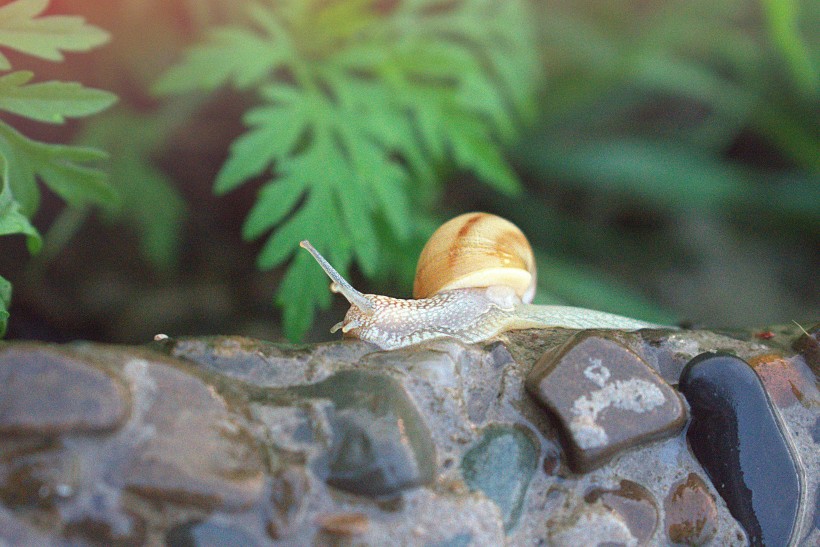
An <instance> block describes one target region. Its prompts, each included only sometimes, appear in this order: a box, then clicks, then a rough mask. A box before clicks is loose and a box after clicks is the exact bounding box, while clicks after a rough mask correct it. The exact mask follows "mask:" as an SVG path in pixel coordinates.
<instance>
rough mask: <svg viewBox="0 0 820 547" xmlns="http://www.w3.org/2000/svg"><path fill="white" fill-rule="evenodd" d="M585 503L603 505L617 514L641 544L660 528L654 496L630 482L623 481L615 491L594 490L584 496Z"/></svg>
mask: <svg viewBox="0 0 820 547" xmlns="http://www.w3.org/2000/svg"><path fill="white" fill-rule="evenodd" d="M584 501H586V502H587V503H590V504H594V503H596V502H598V503H601V504H602V505H603V506H604V507H606V508H608V509H610V510H612V511H614V512H616V513H617V514H618V515H619V516H620V518H621V519H622V520H623V522H624V523H625V524H626V526H627V527H628V528H629V531H630V533H631V534H632V536H633V537H634V538H635V539H636V540H637V541H638V542H639V543H641V544H644V543H646V541H647V540H649V538H651V537H652V534H654V533H655V528H657V526H658V507H657V504H656V503H655V499H654V498H653V497H652V494H651V493H650V492H649V491H648V490H647V489H646V488H644V487H643V486H641V485H640V484H637V483H635V482H632V481H630V480H622V481H621V484H620V485H619V488H617V489H615V490H607V489H602V488H596V489H593V490H591V491H590V492H588V493H587V494H586V495H585V496H584Z"/></svg>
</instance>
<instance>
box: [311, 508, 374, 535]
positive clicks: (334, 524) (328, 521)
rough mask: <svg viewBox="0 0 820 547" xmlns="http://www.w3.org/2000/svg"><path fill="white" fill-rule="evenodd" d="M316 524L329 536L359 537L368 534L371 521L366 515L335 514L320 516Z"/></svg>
mask: <svg viewBox="0 0 820 547" xmlns="http://www.w3.org/2000/svg"><path fill="white" fill-rule="evenodd" d="M316 524H318V525H319V527H320V528H321V529H322V530H324V531H325V532H327V533H329V534H334V535H337V536H357V535H360V534H364V533H365V532H367V528H368V526H370V519H368V518H367V515H365V514H364V513H335V514H332V515H320V516H319V517H317V519H316Z"/></svg>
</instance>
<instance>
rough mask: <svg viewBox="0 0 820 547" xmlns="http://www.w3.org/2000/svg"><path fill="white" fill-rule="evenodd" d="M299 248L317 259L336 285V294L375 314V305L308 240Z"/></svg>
mask: <svg viewBox="0 0 820 547" xmlns="http://www.w3.org/2000/svg"><path fill="white" fill-rule="evenodd" d="M299 246H300V247H302V248H303V249H307V251H308V252H309V253H310V254H311V255H313V258H315V259H316V262H318V263H319V266H321V267H322V269H323V270H324V271H325V273H326V274H327V276H328V277H329V278H330V279H331V280H332V281H333V284H334V285H335V287H334V292H340V293H342V296H344V297H345V298H347V301H348V302H350V303H351V304H352V305H354V306H356V307H357V308H359V309H360V310H362V311H363V312H365V313H373V311H374V309H375V308H374V306H373V303H372V302H371V301H370V300H369V299H368V298H367V297H366V296H365V295H363V294H362V293H360V292H359V291H357V290H356V289H354V288H353V285H351V284H350V283H348V282H347V281H346V280H345V278H343V277H342V276H341V275H340V274H339V272H337V271H336V269H335V268H333V266H331V265H330V263H329V262H328V261H327V260H325V257H323V256H322V255H320V254H319V251H317V250H316V249H315V248H314V247H313V245H311V244H310V242H309V241H308V240H307V239H305V240H303V241H301V242H300V243H299Z"/></svg>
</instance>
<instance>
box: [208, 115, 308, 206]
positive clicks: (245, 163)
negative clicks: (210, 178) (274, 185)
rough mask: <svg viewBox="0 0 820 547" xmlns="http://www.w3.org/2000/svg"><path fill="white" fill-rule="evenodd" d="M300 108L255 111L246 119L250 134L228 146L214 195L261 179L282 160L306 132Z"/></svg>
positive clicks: (304, 117) (304, 119)
mask: <svg viewBox="0 0 820 547" xmlns="http://www.w3.org/2000/svg"><path fill="white" fill-rule="evenodd" d="M305 114H306V113H305V112H304V111H303V110H302V109H301V108H299V105H298V104H296V105H288V106H287V107H285V106H265V107H258V108H254V109H252V110H250V111H248V113H247V114H246V115H245V123H246V124H247V125H249V126H250V127H252V129H251V130H250V131H248V132H247V133H245V134H244V135H242V136H241V137H239V138H238V139H236V140H235V141H234V142H233V144H231V153H230V155H229V156H228V160H227V161H226V162H225V164H224V165H223V166H222V168H221V169H220V170H219V174H218V175H217V177H216V182H215V183H214V190H215V191H216V193H217V194H223V193H226V192H229V191H230V190H233V189H234V188H236V187H237V186H239V185H241V184H242V183H244V182H245V181H247V180H248V179H250V178H253V177H256V176H258V175H260V174H261V173H262V172H263V171H264V170H265V169H266V168H267V167H269V166H270V164H271V162H273V161H275V160H281V159H283V158H285V157H286V156H287V155H288V154H289V153H290V152H291V151H292V150H293V148H294V147H295V146H296V143H297V141H298V139H299V137H300V136H301V135H302V134H303V133H304V132H305V129H306V125H305V124H306V123H307V119H306V116H305Z"/></svg>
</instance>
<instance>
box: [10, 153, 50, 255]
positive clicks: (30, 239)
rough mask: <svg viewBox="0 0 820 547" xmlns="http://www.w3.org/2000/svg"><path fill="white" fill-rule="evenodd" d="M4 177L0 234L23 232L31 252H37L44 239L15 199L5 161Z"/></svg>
mask: <svg viewBox="0 0 820 547" xmlns="http://www.w3.org/2000/svg"><path fill="white" fill-rule="evenodd" d="M2 163H3V179H2V180H0V188H2V190H0V236H3V235H11V234H23V235H25V236H26V243H27V245H28V248H29V251H30V252H31V253H37V252H38V251H39V250H40V248H41V247H42V245H43V239H42V237H41V236H40V232H38V231H37V228H35V227H34V226H32V224H31V222H29V219H28V218H27V217H26V216H25V215H23V214H22V213H21V212H20V204H19V203H17V201H15V200H14V197H13V196H12V193H11V190H10V188H9V185H8V182H7V181H8V165H7V162H6V161H5V160H4V161H3V162H2Z"/></svg>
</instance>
